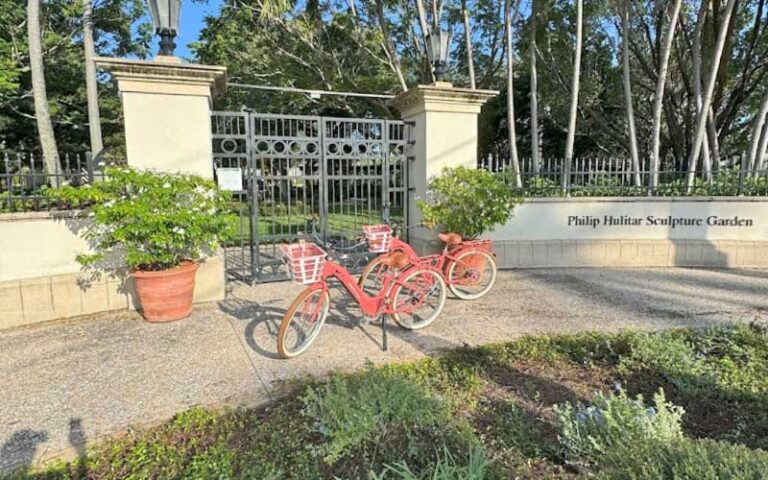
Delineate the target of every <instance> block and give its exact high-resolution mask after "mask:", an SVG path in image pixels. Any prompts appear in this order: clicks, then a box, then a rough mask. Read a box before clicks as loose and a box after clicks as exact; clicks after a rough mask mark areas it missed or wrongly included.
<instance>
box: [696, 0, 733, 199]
mask: <svg viewBox="0 0 768 480" xmlns="http://www.w3.org/2000/svg"><path fill="white" fill-rule="evenodd" d="M735 4H736V0H728V5H727V6H726V7H725V12H724V13H723V16H722V23H721V24H720V31H719V32H718V34H717V44H716V45H715V54H714V56H713V58H712V69H711V71H710V74H709V77H708V78H707V89H706V90H705V91H704V98H702V100H701V103H702V105H703V108H702V110H701V111H699V114H698V115H697V117H696V131H695V133H694V135H693V145H692V147H693V148H692V150H691V154H690V156H689V157H688V175H686V179H685V185H686V187H687V189H688V190H690V189H691V187H693V179H694V177H695V176H696V163H697V160H698V158H699V153H701V144H702V142H703V140H704V133H705V130H706V127H707V116H708V114H709V109H710V108H711V106H712V94H713V93H714V92H715V84H716V83H717V72H718V71H719V70H720V58H721V57H722V55H723V47H724V46H725V40H726V36H727V33H728V30H729V28H728V27H729V24H730V23H731V14H732V13H733V7H734V5H735Z"/></svg>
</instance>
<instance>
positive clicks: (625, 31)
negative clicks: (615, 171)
mask: <svg viewBox="0 0 768 480" xmlns="http://www.w3.org/2000/svg"><path fill="white" fill-rule="evenodd" d="M618 3H619V10H620V12H619V14H620V15H621V37H622V39H621V53H622V77H623V79H624V102H625V104H626V109H627V128H628V133H629V154H630V157H631V158H632V170H633V172H634V173H633V175H632V178H633V181H634V183H635V186H637V187H639V186H640V184H641V179H640V154H639V153H638V148H637V132H636V129H635V111H634V107H633V105H632V80H631V78H632V73H631V68H630V63H629V36H630V35H631V31H630V28H629V5H627V4H626V3H624V2H623V1H621V0H619V2H618Z"/></svg>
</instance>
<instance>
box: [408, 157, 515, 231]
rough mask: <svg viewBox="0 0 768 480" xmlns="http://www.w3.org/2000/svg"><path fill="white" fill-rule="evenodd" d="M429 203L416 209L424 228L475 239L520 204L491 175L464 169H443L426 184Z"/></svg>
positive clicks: (509, 214)
mask: <svg viewBox="0 0 768 480" xmlns="http://www.w3.org/2000/svg"><path fill="white" fill-rule="evenodd" d="M427 195H428V197H429V200H428V201H423V200H419V201H418V206H419V208H420V209H421V211H422V214H423V216H424V222H425V223H427V224H433V225H438V226H439V227H440V228H441V229H442V230H443V231H446V232H456V233H459V234H461V235H462V236H463V237H465V238H476V237H479V236H480V235H482V234H483V233H485V232H487V231H489V230H491V229H493V227H495V226H496V225H500V224H503V223H504V222H506V221H507V220H508V219H509V218H510V217H511V216H512V212H513V211H514V209H515V206H516V205H517V204H518V203H520V199H519V198H518V197H516V196H515V195H514V193H513V191H512V190H511V189H510V188H509V187H508V186H507V185H506V183H505V182H504V181H503V180H502V179H500V178H499V177H498V176H496V175H494V174H493V173H490V172H487V171H485V170H479V169H472V168H466V167H456V168H445V169H443V171H442V172H441V174H440V175H439V176H437V177H434V178H433V179H431V180H430V182H429V191H428V192H427Z"/></svg>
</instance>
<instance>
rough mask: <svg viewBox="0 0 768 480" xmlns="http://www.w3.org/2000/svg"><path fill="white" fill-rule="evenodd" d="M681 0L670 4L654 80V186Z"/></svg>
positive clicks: (657, 182) (656, 177) (652, 141)
mask: <svg viewBox="0 0 768 480" xmlns="http://www.w3.org/2000/svg"><path fill="white" fill-rule="evenodd" d="M682 3H683V2H682V0H675V3H674V5H673V6H672V15H671V17H670V19H669V28H667V33H666V35H665V37H664V41H663V46H662V50H661V63H660V65H659V78H658V80H657V82H656V93H655V95H654V98H653V132H652V135H651V175H650V187H651V188H652V189H653V188H656V186H657V185H658V184H659V165H660V164H661V162H660V161H659V150H660V144H661V140H660V138H661V108H662V101H663V99H664V90H665V88H666V84H667V69H668V68H669V55H670V52H672V41H673V40H674V38H675V30H676V29H677V19H678V18H679V16H680V7H681V5H682Z"/></svg>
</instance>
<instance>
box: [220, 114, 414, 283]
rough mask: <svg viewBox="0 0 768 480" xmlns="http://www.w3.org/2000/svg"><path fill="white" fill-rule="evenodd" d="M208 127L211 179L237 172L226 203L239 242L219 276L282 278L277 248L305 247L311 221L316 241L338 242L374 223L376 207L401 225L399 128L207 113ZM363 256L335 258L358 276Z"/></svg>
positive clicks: (403, 139)
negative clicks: (209, 116) (303, 241)
mask: <svg viewBox="0 0 768 480" xmlns="http://www.w3.org/2000/svg"><path fill="white" fill-rule="evenodd" d="M211 123H212V125H213V135H212V138H213V149H214V150H213V157H214V165H215V167H216V168H217V177H218V176H219V170H218V169H221V168H239V169H241V170H240V172H242V173H241V174H242V188H241V189H240V190H236V191H234V192H233V196H234V199H233V205H232V209H233V211H235V212H237V214H238V218H239V228H240V235H239V236H238V239H237V241H236V242H233V244H231V245H229V246H228V248H227V249H226V259H227V271H228V274H229V278H234V279H238V280H246V281H250V282H265V281H273V280H282V279H285V278H287V274H286V272H285V270H284V267H283V264H282V259H281V258H280V254H279V245H280V244H281V243H285V242H294V241H298V240H300V239H306V238H307V235H308V234H309V233H310V231H311V229H312V224H313V223H314V224H315V225H316V228H317V233H318V235H319V236H320V237H321V238H322V239H324V240H327V239H334V240H337V241H344V240H346V241H347V242H348V243H354V239H355V238H356V237H357V236H359V235H360V234H361V232H362V226H363V225H366V224H371V223H379V222H380V221H381V214H382V211H383V210H384V208H385V207H387V209H388V214H389V218H390V220H391V221H394V222H396V223H400V224H402V223H403V220H404V218H405V216H404V212H405V211H406V200H407V186H406V184H405V181H406V176H407V175H406V164H405V162H406V160H405V147H406V144H407V135H406V132H407V128H406V126H405V124H403V122H399V121H391V120H380V119H362V118H334V117H317V116H299V115H274V114H259V113H247V112H214V113H213V114H212V122H211ZM246 232H247V234H246ZM337 257H339V258H341V257H340V256H337ZM369 258H370V254H369V253H368V252H366V251H356V252H349V253H348V254H346V255H344V258H343V259H341V260H342V261H343V262H344V263H345V264H346V266H347V267H348V268H350V269H351V270H359V269H361V268H362V267H363V266H364V265H365V264H366V263H367V261H368V259H369Z"/></svg>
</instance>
